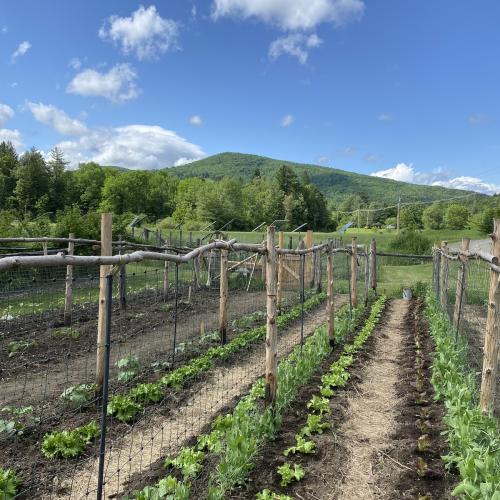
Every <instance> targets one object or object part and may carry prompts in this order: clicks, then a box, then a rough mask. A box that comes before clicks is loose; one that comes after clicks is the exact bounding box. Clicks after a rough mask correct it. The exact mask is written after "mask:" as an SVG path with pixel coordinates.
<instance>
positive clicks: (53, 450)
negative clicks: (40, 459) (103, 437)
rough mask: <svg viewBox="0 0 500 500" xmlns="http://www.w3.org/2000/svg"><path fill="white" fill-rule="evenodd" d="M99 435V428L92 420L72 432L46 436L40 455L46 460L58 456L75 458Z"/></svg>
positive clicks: (53, 433)
mask: <svg viewBox="0 0 500 500" xmlns="http://www.w3.org/2000/svg"><path fill="white" fill-rule="evenodd" d="M99 434H100V430H99V427H98V426H97V423H96V422H95V421H94V420H93V421H92V422H90V423H88V424H87V425H84V426H83V427H77V428H76V429H73V430H72V431H61V432H52V433H50V434H46V435H45V436H44V438H43V443H42V455H43V456H44V457H46V458H56V457H58V456H61V457H64V458H74V457H77V456H79V455H81V454H82V453H83V452H84V451H85V447H86V446H87V445H88V444H89V443H90V442H91V441H92V440H93V439H95V438H96V437H97V436H99Z"/></svg>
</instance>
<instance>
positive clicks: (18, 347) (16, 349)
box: [7, 340, 31, 358]
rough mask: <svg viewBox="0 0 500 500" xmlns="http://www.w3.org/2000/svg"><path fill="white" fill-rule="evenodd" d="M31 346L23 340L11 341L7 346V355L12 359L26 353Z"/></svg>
mask: <svg viewBox="0 0 500 500" xmlns="http://www.w3.org/2000/svg"><path fill="white" fill-rule="evenodd" d="M30 345H31V344H30V343H29V342H27V341H25V340H13V341H12V342H9V343H8V345H7V352H8V353H9V358H13V357H14V356H17V355H18V354H23V353H24V352H26V350H27V349H28V347H29V346H30Z"/></svg>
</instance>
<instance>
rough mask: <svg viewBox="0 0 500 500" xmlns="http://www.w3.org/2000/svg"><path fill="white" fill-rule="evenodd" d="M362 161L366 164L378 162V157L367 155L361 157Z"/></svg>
mask: <svg viewBox="0 0 500 500" xmlns="http://www.w3.org/2000/svg"><path fill="white" fill-rule="evenodd" d="M363 160H365V161H366V162H368V163H373V162H376V161H377V160H378V156H377V155H374V154H367V155H365V156H364V157H363Z"/></svg>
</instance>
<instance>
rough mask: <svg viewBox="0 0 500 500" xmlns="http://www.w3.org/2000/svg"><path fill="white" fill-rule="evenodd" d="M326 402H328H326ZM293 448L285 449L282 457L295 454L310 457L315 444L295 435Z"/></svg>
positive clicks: (314, 449)
mask: <svg viewBox="0 0 500 500" xmlns="http://www.w3.org/2000/svg"><path fill="white" fill-rule="evenodd" d="M327 402H328V400H327ZM295 443H296V444H295V446H290V448H287V449H286V450H285V451H284V452H283V455H285V457H287V456H288V455H290V453H291V454H292V455H295V453H303V454H304V455H312V454H313V453H314V452H315V451H316V443H315V442H314V441H310V440H307V439H305V438H304V437H303V436H301V435H300V434H296V435H295Z"/></svg>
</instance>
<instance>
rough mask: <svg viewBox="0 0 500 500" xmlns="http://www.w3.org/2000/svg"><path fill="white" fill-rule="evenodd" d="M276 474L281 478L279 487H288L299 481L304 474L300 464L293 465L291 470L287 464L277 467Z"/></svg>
mask: <svg viewBox="0 0 500 500" xmlns="http://www.w3.org/2000/svg"><path fill="white" fill-rule="evenodd" d="M277 472H278V474H279V475H280V476H281V482H280V484H281V486H288V485H289V484H290V483H291V482H292V481H300V480H301V479H302V478H303V477H304V476H305V475H306V473H305V472H304V469H303V468H302V465H300V464H293V469H292V467H291V465H290V464H289V463H288V462H285V463H284V464H283V465H281V466H280V467H278V469H277Z"/></svg>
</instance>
